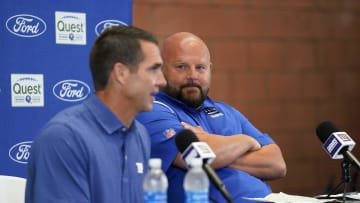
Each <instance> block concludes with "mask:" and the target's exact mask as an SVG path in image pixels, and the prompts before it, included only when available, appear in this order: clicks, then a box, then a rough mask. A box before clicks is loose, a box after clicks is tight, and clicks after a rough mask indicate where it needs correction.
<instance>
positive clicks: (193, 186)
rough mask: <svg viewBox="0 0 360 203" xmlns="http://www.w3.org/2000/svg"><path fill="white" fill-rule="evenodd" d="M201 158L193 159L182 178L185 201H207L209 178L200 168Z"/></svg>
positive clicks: (202, 202) (198, 202)
mask: <svg viewBox="0 0 360 203" xmlns="http://www.w3.org/2000/svg"><path fill="white" fill-rule="evenodd" d="M202 163H203V161H202V159H198V158H197V159H193V160H191V162H190V167H191V168H190V170H189V171H188V172H187V173H186V175H185V179H184V190H185V200H186V201H185V202H186V203H208V202H209V179H208V177H207V175H206V173H205V171H204V170H203V169H202Z"/></svg>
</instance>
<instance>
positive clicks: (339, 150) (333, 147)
mask: <svg viewBox="0 0 360 203" xmlns="http://www.w3.org/2000/svg"><path fill="white" fill-rule="evenodd" d="M316 134H317V136H318V137H319V139H320V141H321V142H322V143H323V148H324V150H325V151H326V153H327V154H329V156H330V157H331V158H332V159H341V158H344V159H345V160H346V161H348V162H349V163H351V164H353V165H355V166H356V167H357V168H358V169H359V170H360V162H359V161H358V160H357V159H356V157H355V156H354V155H353V154H352V153H351V152H350V151H351V150H352V149H353V148H354V146H355V144H356V143H355V142H354V140H352V139H351V137H350V136H349V135H348V134H347V133H346V132H340V131H339V130H338V129H337V127H336V126H335V125H334V124H333V123H332V122H330V121H324V122H322V123H320V124H319V125H318V126H317V127H316Z"/></svg>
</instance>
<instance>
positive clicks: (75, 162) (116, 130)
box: [25, 95, 150, 203]
mask: <svg viewBox="0 0 360 203" xmlns="http://www.w3.org/2000/svg"><path fill="white" fill-rule="evenodd" d="M149 157H150V140H149V137H148V134H147V132H146V129H145V128H144V126H143V125H142V124H140V123H139V122H137V121H136V120H134V122H133V123H132V125H131V127H130V128H126V127H125V126H124V125H123V124H122V123H121V122H120V120H119V119H118V118H117V117H116V116H115V115H114V114H113V113H112V112H111V111H110V110H109V109H108V107H106V106H105V105H104V104H103V103H102V102H101V100H99V98H98V97H97V96H95V95H91V96H90V97H89V98H88V99H87V100H86V101H84V102H83V103H82V104H79V105H76V106H73V107H70V108H68V109H66V110H64V111H62V112H60V113H58V114H57V115H56V116H55V117H54V118H53V119H51V120H50V121H49V122H48V123H47V124H46V125H45V126H44V128H43V129H42V130H41V132H40V134H39V135H38V136H37V137H36V139H35V140H34V142H33V145H32V147H31V155H30V160H29V163H28V177H27V185H26V198H25V199H26V202H27V203H30V202H33V203H49V202H57V203H62V202H63V203H72V202H74V203H85V202H86V203H90V202H92V203H100V202H101V203H102V202H104V203H105V202H106V203H115V202H116V203H118V202H126V203H142V202H143V189H142V181H143V177H144V174H145V173H146V171H147V170H146V169H147V162H148V159H149Z"/></svg>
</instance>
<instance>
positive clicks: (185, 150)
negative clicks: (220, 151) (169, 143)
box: [175, 129, 233, 203]
mask: <svg viewBox="0 0 360 203" xmlns="http://www.w3.org/2000/svg"><path fill="white" fill-rule="evenodd" d="M175 143H176V146H177V148H178V150H179V151H180V152H181V153H182V155H181V158H182V159H183V160H184V161H185V163H186V164H187V165H188V166H189V164H190V161H191V160H192V159H194V158H201V159H202V160H203V169H204V171H205V173H206V174H207V175H208V177H209V179H210V181H211V182H212V183H213V184H214V185H215V187H216V188H217V189H218V190H219V191H220V192H221V194H222V195H223V196H224V198H225V199H226V200H227V202H229V203H232V202H233V200H232V198H231V195H230V193H229V192H228V191H227V189H226V188H225V185H224V183H223V182H222V181H221V179H220V178H219V176H218V175H217V174H216V172H215V171H214V170H213V169H212V168H211V166H210V165H209V164H210V163H211V162H212V161H213V160H214V159H215V157H216V155H215V153H214V152H213V151H212V150H211V148H210V147H209V145H208V144H207V143H205V142H200V141H199V139H198V138H197V137H196V135H195V134H194V133H193V132H192V131H191V130H188V129H185V130H182V131H180V132H179V133H178V134H177V135H176V137H175Z"/></svg>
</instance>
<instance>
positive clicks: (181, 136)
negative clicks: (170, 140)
mask: <svg viewBox="0 0 360 203" xmlns="http://www.w3.org/2000/svg"><path fill="white" fill-rule="evenodd" d="M193 142H199V139H198V138H197V137H196V135H195V134H194V133H193V132H192V131H191V130H188V129H185V130H182V131H180V132H179V133H178V134H177V135H176V137H175V143H176V146H177V148H178V150H179V152H181V153H183V152H184V151H185V149H186V148H187V147H188V146H190V145H191V143H193Z"/></svg>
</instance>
